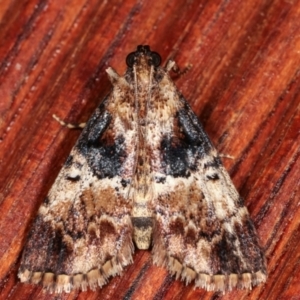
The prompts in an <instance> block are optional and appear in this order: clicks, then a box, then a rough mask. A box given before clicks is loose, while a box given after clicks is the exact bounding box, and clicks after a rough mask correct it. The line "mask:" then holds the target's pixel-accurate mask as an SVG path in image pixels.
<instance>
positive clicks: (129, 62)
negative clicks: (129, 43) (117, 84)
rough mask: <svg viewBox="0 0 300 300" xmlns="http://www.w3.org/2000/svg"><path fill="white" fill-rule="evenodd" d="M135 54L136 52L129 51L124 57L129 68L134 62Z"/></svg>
mask: <svg viewBox="0 0 300 300" xmlns="http://www.w3.org/2000/svg"><path fill="white" fill-rule="evenodd" d="M135 55H136V53H135V52H131V53H129V54H128V55H127V57H126V64H127V66H128V67H129V68H132V67H133V64H134V62H135Z"/></svg>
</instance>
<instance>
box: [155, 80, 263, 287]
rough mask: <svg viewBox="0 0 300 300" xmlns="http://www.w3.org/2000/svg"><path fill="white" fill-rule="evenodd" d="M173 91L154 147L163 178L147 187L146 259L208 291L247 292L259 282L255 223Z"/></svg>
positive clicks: (260, 255) (260, 261)
mask: <svg viewBox="0 0 300 300" xmlns="http://www.w3.org/2000/svg"><path fill="white" fill-rule="evenodd" d="M167 85H168V86H169V87H171V86H172V84H171V83H170V84H167ZM173 89H174V90H173V91H172V93H171V92H170V94H171V95H172V97H173V99H174V104H173V107H176V113H174V114H172V115H170V116H168V118H169V119H170V120H172V122H171V123H172V125H173V128H172V130H168V131H166V132H165V134H163V136H162V140H161V143H160V144H158V145H156V147H157V146H158V147H159V148H160V149H161V161H162V164H161V170H160V173H164V174H165V175H166V176H165V177H164V181H163V183H162V182H161V181H160V182H158V181H156V182H154V186H153V190H154V191H155V196H154V199H155V200H153V202H154V203H153V206H154V207H155V209H154V210H155V221H154V229H153V260H154V263H155V264H157V265H159V266H164V267H166V268H167V269H168V270H169V271H170V272H171V273H172V274H174V275H175V276H176V278H181V279H182V280H184V281H186V283H189V282H191V281H194V283H195V286H196V287H200V288H204V289H206V290H208V291H210V290H217V291H226V290H232V289H233V288H235V287H238V288H249V289H251V288H252V286H255V285H257V284H259V283H261V282H264V281H265V280H266V266H265V258H264V254H263V251H262V249H261V248H260V246H259V242H258V238H257V235H256V231H255V228H254V226H253V223H252V221H251V219H250V216H249V213H248V211H247V208H246V207H245V206H244V204H243V201H242V199H241V198H240V196H239V194H238V193H237V191H236V189H235V187H234V186H233V184H232V182H231V180H230V177H229V175H228V173H227V171H226V170H225V169H224V167H223V165H222V163H221V160H220V158H219V156H218V154H217V152H216V150H215V148H214V147H213V146H212V144H211V142H210V140H209V138H208V136H207V135H206V133H205V132H204V131H203V129H202V126H201V124H200V123H199V121H198V119H197V117H196V116H195V114H194V113H193V112H192V110H191V108H190V107H189V105H188V104H187V103H186V101H185V100H184V99H183V98H182V96H181V95H180V93H179V92H178V91H176V90H175V89H176V88H175V87H173Z"/></svg>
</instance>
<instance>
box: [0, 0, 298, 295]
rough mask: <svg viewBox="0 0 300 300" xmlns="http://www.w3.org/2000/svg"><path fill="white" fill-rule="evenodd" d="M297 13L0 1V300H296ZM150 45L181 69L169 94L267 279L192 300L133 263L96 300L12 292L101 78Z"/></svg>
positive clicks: (102, 89) (162, 275) (273, 4)
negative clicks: (198, 126)
mask: <svg viewBox="0 0 300 300" xmlns="http://www.w3.org/2000/svg"><path fill="white" fill-rule="evenodd" d="M299 20H300V2H299V1H293V0H291V1H286V0H273V1H270V0H262V1H261V0H253V1H242V0H213V1H206V0H200V1H196V0H190V1H183V0H179V1H167V0H160V1H150V0H145V1H134V0H127V1H121V0H112V1H100V0H77V1H74V0H73V1H71V0H60V1H55V0H53V1H50V0H48V1H47V0H45V1H38V0H27V1H17V0H2V1H1V2H0V21H1V23H0V139H1V140H0V142H1V143H0V168H1V169H0V174H1V176H0V187H1V194H0V211H1V214H0V232H1V234H0V299H24V300H25V299H139V300H142V299H147V300H148V299H156V300H159V299H176V300H177V299H178V300H179V299H206V300H208V299H253V300H254V299H276V300H277V299H293V300H295V299H300V266H299V264H300V242H299V241H300V230H299V229H300V228H299V227H300V226H299V223H300V205H299V203H300V202H299V201H300V175H299V173H300V172H299V170H300V159H299V152H300V151H299V144H300V112H299V106H300V94H299V92H300V73H299V66H300V22H299ZM139 44H149V45H150V46H151V48H152V49H153V50H155V51H157V52H159V53H160V54H161V55H162V57H163V58H164V60H165V61H166V60H167V59H168V58H171V57H172V58H174V59H175V60H176V61H177V63H178V64H179V66H181V67H185V66H187V65H192V68H191V69H190V71H189V72H188V73H187V74H185V75H184V76H182V77H180V78H178V80H176V83H177V86H178V87H179V88H180V90H181V91H182V93H183V94H184V95H185V97H186V99H187V100H188V101H189V103H190V104H191V105H192V107H193V109H194V110H195V112H196V113H197V114H198V116H199V117H200V119H201V121H202V123H203V125H204V127H205V129H206V131H207V132H208V134H209V136H210V137H211V139H212V141H213V142H214V144H215V145H216V147H217V149H218V150H219V151H220V152H221V153H226V154H230V155H232V156H234V159H232V160H230V159H226V160H224V163H225V166H226V167H227V169H228V170H229V172H230V174H231V176H232V178H233V181H234V183H235V185H236V187H237V189H238V190H239V191H240V193H241V195H242V196H243V197H244V198H245V202H246V205H247V207H248V208H249V211H250V214H251V216H252V218H253V220H254V223H255V225H256V228H257V230H258V234H259V236H260V238H261V241H262V245H263V247H265V250H266V255H267V260H268V271H269V279H268V281H267V283H266V284H265V285H261V286H259V287H256V288H255V289H254V290H252V291H233V292H231V293H228V294H225V295H222V294H219V293H213V292H205V291H203V290H201V289H197V290H193V287H192V286H191V285H189V286H185V285H184V284H183V283H182V282H179V281H176V280H174V278H172V277H171V276H169V275H168V274H167V272H166V271H165V270H164V269H160V268H158V267H155V266H153V265H152V262H151V255H150V252H147V251H136V254H135V255H134V264H133V265H131V266H129V267H128V268H127V269H126V271H125V272H124V274H123V276H121V277H115V278H113V279H112V280H111V281H110V283H109V284H108V285H107V286H105V287H104V288H103V289H101V290H100V289H99V290H98V291H96V292H90V291H89V292H80V293H79V292H72V293H71V294H63V295H60V296H53V295H48V294H45V293H43V292H42V290H41V288H40V287H37V286H32V285H24V284H21V283H20V282H19V281H18V279H17V275H16V274H17V269H18V266H19V259H20V254H21V251H22V247H23V245H24V242H25V238H26V234H27V232H28V229H29V227H30V225H31V223H32V221H33V219H34V217H35V215H36V212H37V209H38V207H39V205H40V203H41V202H42V200H43V198H44V197H45V196H46V194H47V192H48V190H49V188H50V187H51V185H52V183H53V181H54V179H55V177H56V176H57V174H58V172H59V170H60V168H61V166H62V164H63V162H64V160H65V159H66V157H67V155H68V153H69V152H70V150H71V148H72V146H73V145H74V143H75V141H76V139H77V137H78V135H79V134H80V131H76V130H69V129H67V128H63V127H61V126H60V125H59V124H58V123H57V122H56V121H54V120H53V119H52V114H53V113H55V114H57V115H59V116H60V117H61V118H62V119H64V120H66V121H68V122H73V123H76V122H82V121H85V120H87V119H88V117H89V115H90V114H91V113H92V111H93V109H94V108H95V107H96V106H97V105H98V104H99V103H100V101H101V99H103V97H104V96H105V94H106V93H107V92H108V91H109V90H110V83H109V81H108V78H107V75H106V73H105V69H106V68H107V67H108V66H112V67H114V68H115V69H116V70H117V71H118V72H119V73H120V74H122V73H123V72H124V70H125V68H126V65H125V57H126V55H127V54H128V53H129V52H131V51H134V50H135V48H136V46H137V45H139Z"/></svg>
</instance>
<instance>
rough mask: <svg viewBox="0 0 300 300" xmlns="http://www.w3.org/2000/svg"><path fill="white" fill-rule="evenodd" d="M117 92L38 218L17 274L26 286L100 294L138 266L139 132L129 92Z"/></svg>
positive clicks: (83, 136) (94, 118)
mask: <svg viewBox="0 0 300 300" xmlns="http://www.w3.org/2000/svg"><path fill="white" fill-rule="evenodd" d="M123 84H124V85H125V86H123V87H122V94H121V95H120V88H119V87H120V86H122V85H123ZM115 86H116V87H117V88H115V89H113V91H112V92H111V94H110V95H109V96H108V97H107V99H106V100H105V101H104V102H103V103H102V104H101V105H100V106H99V108H97V110H96V111H95V113H94V114H93V116H92V117H91V119H90V120H89V122H88V123H87V125H86V127H85V129H84V130H83V132H82V134H81V136H80V138H79V140H78V141H77V144H76V145H75V147H74V148H73V150H72V151H71V153H70V156H69V157H68V159H67V161H66V163H65V165H64V167H63V168H62V170H61V171H60V173H59V175H58V177H57V179H56V181H55V183H54V185H53V186H52V188H51V190H50V192H49V194H48V196H47V198H46V200H45V201H44V203H43V204H42V205H41V207H40V209H39V211H38V216H37V218H36V220H35V222H34V224H33V226H32V229H31V232H30V235H29V238H28V242H27V244H26V246H25V249H24V252H23V257H22V261H21V266H20V269H19V277H20V279H21V281H22V282H31V283H41V284H42V285H43V286H44V288H45V289H46V290H48V291H50V292H56V293H59V292H62V291H65V292H69V291H70V290H71V289H74V288H75V289H81V290H86V289H87V288H91V289H93V290H94V289H95V288H96V287H97V286H100V287H101V286H102V285H104V284H105V283H106V282H107V279H108V278H109V277H110V276H114V275H117V274H120V273H121V272H122V270H123V268H124V267H125V266H126V265H128V264H130V263H131V262H132V253H133V250H134V247H133V242H132V222H131V219H130V212H131V209H132V204H131V202H130V201H129V194H130V180H131V178H132V174H133V172H134V157H135V150H136V142H135V140H134V139H133V137H134V134H135V131H136V128H135V125H134V124H135V123H134V122H132V123H129V122H128V121H127V120H128V119H134V116H132V115H131V114H132V113H133V112H134V110H133V109H132V107H130V106H131V105H133V103H132V100H133V98H132V97H131V96H130V93H129V94H127V93H126V89H127V85H126V84H125V83H124V82H122V80H120V82H118V83H115ZM124 97H125V98H126V101H124Z"/></svg>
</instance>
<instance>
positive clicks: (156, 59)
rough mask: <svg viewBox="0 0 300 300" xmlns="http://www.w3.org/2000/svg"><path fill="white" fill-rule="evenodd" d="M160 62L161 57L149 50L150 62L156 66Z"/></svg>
mask: <svg viewBox="0 0 300 300" xmlns="http://www.w3.org/2000/svg"><path fill="white" fill-rule="evenodd" d="M160 63H161V57H160V55H159V54H158V53H157V52H151V64H152V65H153V66H154V67H158V66H159V65H160Z"/></svg>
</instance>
